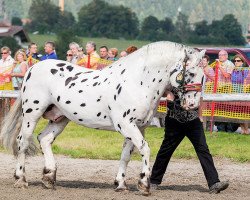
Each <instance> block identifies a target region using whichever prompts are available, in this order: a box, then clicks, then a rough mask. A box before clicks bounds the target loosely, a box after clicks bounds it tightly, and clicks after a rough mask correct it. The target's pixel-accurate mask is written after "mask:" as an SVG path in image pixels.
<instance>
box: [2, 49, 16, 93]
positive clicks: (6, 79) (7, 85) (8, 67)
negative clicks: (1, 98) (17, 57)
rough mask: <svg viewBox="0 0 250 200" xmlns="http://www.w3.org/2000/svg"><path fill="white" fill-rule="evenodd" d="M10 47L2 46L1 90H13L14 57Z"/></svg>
mask: <svg viewBox="0 0 250 200" xmlns="http://www.w3.org/2000/svg"><path fill="white" fill-rule="evenodd" d="M10 54H11V52H10V48H9V47H7V46H4V47H2V48H1V56H2V59H1V60H0V90H13V87H12V82H11V76H10V74H11V71H12V66H13V63H14V59H13V58H12V57H11V55H10Z"/></svg>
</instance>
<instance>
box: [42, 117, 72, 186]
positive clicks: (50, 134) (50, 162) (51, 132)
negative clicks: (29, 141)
mask: <svg viewBox="0 0 250 200" xmlns="http://www.w3.org/2000/svg"><path fill="white" fill-rule="evenodd" d="M68 122H69V120H68V119H67V118H64V119H62V120H61V121H60V122H52V121H50V122H49V123H48V125H47V127H46V128H45V129H44V130H43V131H42V132H41V133H40V134H39V135H38V141H39V142H40V145H41V148H42V151H43V153H44V159H45V167H44V169H43V178H42V182H43V184H44V186H45V187H46V188H50V189H54V186H55V183H56V170H57V168H56V162H55V159H54V156H53V152H52V149H51V146H52V143H53V142H54V140H55V138H56V137H57V136H58V135H59V134H60V133H61V132H62V131H63V129H64V128H65V126H66V125H67V124H68Z"/></svg>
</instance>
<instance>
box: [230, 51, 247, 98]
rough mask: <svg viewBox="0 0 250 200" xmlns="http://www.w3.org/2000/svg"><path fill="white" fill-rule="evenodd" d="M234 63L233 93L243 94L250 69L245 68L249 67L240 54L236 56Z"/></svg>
mask: <svg viewBox="0 0 250 200" xmlns="http://www.w3.org/2000/svg"><path fill="white" fill-rule="evenodd" d="M233 61H234V64H235V68H234V70H233V72H232V84H233V92H235V93H242V92H244V91H243V85H244V82H245V79H246V77H247V75H248V68H245V67H248V66H247V65H246V62H245V60H244V58H243V57H242V56H241V55H239V54H237V55H235V56H234V58H233ZM244 68H245V69H244Z"/></svg>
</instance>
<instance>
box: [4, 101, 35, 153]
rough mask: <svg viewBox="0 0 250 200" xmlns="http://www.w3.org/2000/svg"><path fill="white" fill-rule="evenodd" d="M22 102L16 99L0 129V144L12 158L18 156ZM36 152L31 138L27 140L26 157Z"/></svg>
mask: <svg viewBox="0 0 250 200" xmlns="http://www.w3.org/2000/svg"><path fill="white" fill-rule="evenodd" d="M22 121H23V117H22V100H21V97H18V98H17V99H16V101H15V103H14V105H13V106H12V107H11V109H10V111H9V112H8V114H7V115H6V117H4V120H3V122H2V128H1V136H0V142H1V144H3V146H4V147H5V148H6V149H8V150H10V151H12V153H13V154H14V156H17V154H18V145H17V140H16V138H17V136H18V134H19V133H20V130H21V128H22ZM36 150H37V147H36V145H35V142H34V140H33V137H31V139H30V140H29V147H28V149H27V150H26V151H25V153H26V154H27V155H34V154H35V152H36Z"/></svg>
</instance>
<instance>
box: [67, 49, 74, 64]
mask: <svg viewBox="0 0 250 200" xmlns="http://www.w3.org/2000/svg"><path fill="white" fill-rule="evenodd" d="M66 61H68V62H71V63H73V62H72V61H73V52H72V50H68V51H67V54H66Z"/></svg>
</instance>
